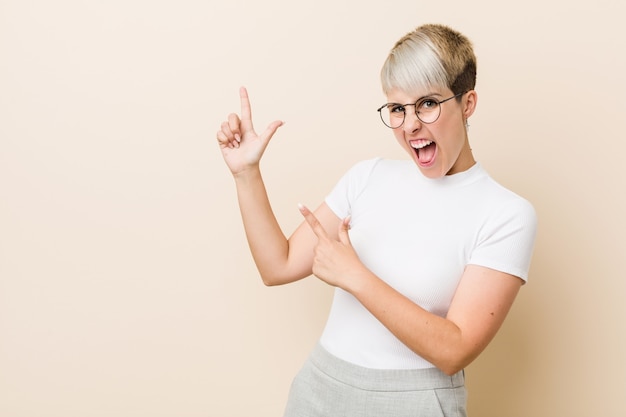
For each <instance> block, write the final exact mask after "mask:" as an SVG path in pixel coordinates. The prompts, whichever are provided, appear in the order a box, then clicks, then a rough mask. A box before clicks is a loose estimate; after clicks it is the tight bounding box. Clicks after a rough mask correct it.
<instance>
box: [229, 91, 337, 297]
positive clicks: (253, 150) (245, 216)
mask: <svg viewBox="0 0 626 417" xmlns="http://www.w3.org/2000/svg"><path fill="white" fill-rule="evenodd" d="M239 95H240V99H241V117H239V116H238V115H236V114H230V115H229V116H228V120H227V121H226V122H224V123H222V125H221V129H220V131H218V132H217V140H218V142H219V145H220V148H221V151H222V156H223V157H224V161H225V162H226V165H227V166H228V168H229V169H230V171H231V173H232V175H233V178H234V180H235V185H236V188H237V198H238V202H239V209H240V211H241V217H242V220H243V225H244V229H245V231H246V238H247V240H248V245H249V247H250V251H251V253H252V256H253V258H254V261H255V263H256V266H257V269H258V270H259V273H260V274H261V278H262V279H263V282H264V283H265V284H266V285H280V284H286V283H289V282H293V281H296V280H298V279H301V278H304V277H306V276H309V275H311V268H312V264H313V248H314V247H315V244H316V243H317V237H316V236H315V235H314V234H313V233H312V231H311V230H310V228H309V227H306V225H305V224H301V225H300V226H299V227H298V228H297V229H296V231H295V232H294V233H293V234H292V235H291V237H290V238H289V239H287V237H286V236H285V235H284V234H283V232H282V230H281V228H280V225H279V224H278V221H277V220H276V217H275V216H274V212H273V210H272V207H271V205H270V202H269V199H268V196H267V191H266V189H265V184H264V183H263V178H262V176H261V171H260V168H259V162H260V160H261V157H262V155H263V153H264V152H265V149H266V148H267V145H268V143H269V141H270V139H271V138H272V136H273V135H274V133H276V130H277V129H278V128H279V127H280V126H282V124H283V122H281V121H274V122H272V123H270V125H269V126H268V127H267V129H266V130H265V131H264V132H263V133H261V134H258V135H257V134H256V132H255V131H254V127H253V125H252V114H251V113H252V112H251V109H250V101H249V98H248V93H247V91H246V89H245V88H243V87H242V88H241V89H240V91H239ZM315 214H316V216H318V219H319V220H320V222H321V223H323V224H324V226H325V227H326V230H337V229H338V225H339V223H340V219H339V218H338V217H337V216H336V215H335V214H334V213H333V212H332V211H331V210H330V209H329V208H328V206H327V205H326V204H322V205H321V206H320V207H319V208H318V209H317V210H316V211H315Z"/></svg>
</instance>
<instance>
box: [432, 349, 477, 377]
mask: <svg viewBox="0 0 626 417" xmlns="http://www.w3.org/2000/svg"><path fill="white" fill-rule="evenodd" d="M472 359H473V358H472V357H471V356H465V355H460V354H457V355H452V356H449V357H446V358H440V359H439V360H437V361H435V363H434V365H435V366H437V368H439V370H440V371H441V372H443V373H444V374H446V375H448V376H452V375H454V374H456V373H458V372H461V371H462V370H463V369H465V368H466V367H467V366H468V365H469V364H470V363H471V362H472Z"/></svg>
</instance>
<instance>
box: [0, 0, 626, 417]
mask: <svg viewBox="0 0 626 417" xmlns="http://www.w3.org/2000/svg"><path fill="white" fill-rule="evenodd" d="M618 3H619V2H617V1H612V0H596V1H593V2H582V1H574V2H572V1H565V0H558V1H545V0H542V1H539V0H529V1H525V2H517V3H515V4H513V3H508V2H500V1H495V0H494V1H474V2H469V1H462V2H418V1H408V0H396V1H393V2H383V1H362V0H360V1H344V2H341V1H337V0H319V1H316V2H312V1H310V2H298V1H290V2H288V1H280V0H267V1H262V2H260V1H252V0H248V1H244V0H240V1H225V0H224V1H219V2H217V1H200V0H177V1H154V0H152V1H149V0H124V1H122V0H114V1H95V0H94V1H88V0H83V1H80V0H58V1H43V0H30V1H23V0H13V1H10V0H0V416H2V417H34V416H37V417H48V416H50V417H52V416H59V417H74V416H76V417H85V416H90V417H96V416H107V417H108V416H124V417H126V416H128V417H131V416H189V417H192V416H220V417H249V416H263V417H265V416H267V417H270V416H280V415H281V412H282V409H283V405H284V401H285V397H286V395H287V390H288V387H289V384H290V382H291V379H292V377H293V375H294V374H295V373H296V372H297V370H298V369H299V367H300V365H301V363H302V362H303V360H304V359H305V357H306V355H307V354H308V351H309V350H310V348H311V347H312V346H313V345H314V343H315V342H316V340H317V338H318V336H319V334H320V331H321V329H322V326H323V324H324V321H325V318H326V313H327V310H328V307H329V303H330V297H331V290H330V289H329V288H327V287H325V286H324V285H323V284H322V283H320V282H318V281H317V280H316V279H315V278H311V279H308V280H304V281H302V282H300V283H297V284H294V285H291V286H287V287H283V288H265V287H264V286H263V285H262V284H261V283H260V280H259V279H258V276H257V274H256V271H255V269H254V266H253V264H252V261H251V258H250V256H249V254H248V252H247V247H246V243H245V240H244V236H243V231H242V228H241V225H240V222H239V214H238V211H237V206H236V199H235V193H234V188H233V183H232V179H231V178H230V176H229V173H228V172H227V169H226V168H225V166H224V164H223V162H222V160H221V155H220V153H219V151H218V148H217V145H216V141H215V131H216V130H217V129H218V126H219V123H220V122H221V120H222V119H223V118H224V117H225V116H226V115H227V114H228V113H229V112H231V111H237V110H238V95H237V90H238V87H239V86H240V85H246V86H248V88H249V91H250V95H251V99H252V102H253V103H252V104H253V110H254V111H255V113H254V115H255V120H256V124H257V127H258V128H264V127H265V125H266V124H267V123H269V122H270V121H272V120H274V119H278V118H280V119H283V120H285V121H286V125H285V126H284V127H283V128H281V130H280V131H279V133H278V134H277V136H276V137H275V138H274V140H273V142H272V144H271V145H270V148H269V149H268V153H267V155H266V158H265V162H264V172H265V176H266V180H267V183H268V188H269V192H270V194H271V197H272V199H273V202H274V203H275V210H276V212H277V215H278V216H279V218H280V219H281V224H282V225H283V226H284V228H285V230H286V231H290V230H291V229H292V228H293V227H294V226H295V225H296V224H297V223H298V222H299V221H300V217H299V213H298V212H297V210H296V204H297V203H298V202H303V203H306V204H309V205H311V206H314V205H316V204H318V203H319V202H320V201H321V200H322V199H323V197H324V195H325V194H326V193H327V192H328V191H329V189H330V188H331V187H332V186H333V185H334V183H335V181H336V180H337V179H338V177H339V176H340V175H341V174H342V173H343V172H344V171H345V170H346V169H348V167H349V166H351V165H352V164H353V163H354V162H356V161H358V160H361V159H363V158H369V157H372V156H376V155H381V156H388V157H403V155H402V153H401V151H400V150H399V148H398V147H397V145H396V144H395V142H394V140H393V138H392V136H391V133H390V132H389V131H388V130H386V129H385V128H384V127H383V126H382V125H381V123H380V122H379V120H378V119H377V115H376V112H375V109H376V108H377V107H378V105H379V104H381V102H383V101H384V98H383V96H382V94H381V92H380V87H379V83H378V70H379V68H380V65H381V64H382V62H383V60H384V58H385V56H386V53H387V51H388V50H389V48H390V47H391V46H392V44H393V43H394V42H395V40H396V39H397V38H399V37H400V36H401V35H403V34H404V33H405V32H407V31H409V30H411V29H412V28H413V27H415V26H417V25H419V24H422V23H427V22H437V23H445V24H449V25H451V26H453V27H455V28H457V29H459V30H461V31H462V32H464V33H466V34H467V35H468V36H469V37H470V38H471V39H472V40H473V41H474V43H475V47H476V52H477V55H478V58H479V81H478V86H477V90H478V94H479V106H478V110H477V112H476V113H475V115H474V116H473V117H472V118H471V120H470V124H471V130H470V136H471V141H472V144H473V149H474V152H475V155H476V156H477V158H478V159H479V160H480V161H481V162H482V164H483V165H484V166H485V167H486V168H487V169H488V170H489V171H490V172H491V173H492V175H493V176H494V177H495V178H496V179H498V180H499V181H500V182H502V183H503V184H504V185H506V186H508V187H510V188H512V189H513V190H515V191H516V192H518V193H519V194H521V195H523V196H524V197H526V198H528V199H529V200H531V201H532V202H533V203H534V205H535V207H536V209H537V212H538V215H539V222H540V223H539V224H540V228H539V234H538V240H537V246H536V251H535V256H534V261H533V266H532V270H531V277H530V283H529V284H528V285H527V286H526V287H524V289H523V291H522V292H521V295H520V297H519V299H518V301H517V302H516V305H515V306H514V309H513V311H512V312H511V314H510V316H509V318H508V320H507V322H506V323H505V326H504V328H503V329H502V331H501V333H500V334H499V335H498V337H497V338H496V340H495V341H494V342H493V343H492V345H491V346H490V347H489V348H488V349H487V351H486V352H485V353H484V355H483V356H482V357H481V358H480V359H479V360H477V361H476V362H475V363H474V364H473V365H472V366H471V367H470V369H468V386H469V389H470V400H469V407H470V413H471V414H470V415H471V416H474V417H478V416H481V417H502V416H510V417H518V416H519V417H522V416H525V417H528V416H532V417H543V416H545V417H554V416H568V417H590V416H616V417H617V416H623V412H624V409H625V407H626V404H625V400H624V388H626V384H625V383H624V374H625V373H626V367H625V362H626V361H625V359H624V352H626V341H625V337H624V324H623V322H624V318H626V303H625V302H624V301H623V299H624V296H625V295H626V291H625V284H624V282H625V280H624V274H623V272H622V269H623V268H622V265H623V262H624V259H626V251H625V245H624V242H623V238H624V235H625V233H626V229H625V226H624V221H623V215H624V213H625V212H626V202H625V193H624V182H625V181H624V172H623V170H622V167H621V166H620V165H621V163H622V159H623V155H624V154H625V153H626V144H625V143H624V139H625V138H624V127H623V126H624V114H625V110H626V106H625V104H624V103H625V101H624V100H625V97H626V88H625V83H624V74H625V73H626V58H625V54H624V51H625V50H626V32H625V30H624V26H623V12H622V11H621V10H620V9H618V6H617V4H618Z"/></svg>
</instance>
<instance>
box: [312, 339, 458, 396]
mask: <svg viewBox="0 0 626 417" xmlns="http://www.w3.org/2000/svg"><path fill="white" fill-rule="evenodd" d="M309 359H310V361H311V363H312V364H313V365H314V366H315V367H317V368H318V369H319V370H320V371H321V372H323V373H325V374H326V375H328V376H329V377H331V378H334V379H336V380H338V381H340V382H343V383H345V384H348V385H351V386H353V387H355V388H359V389H363V390H367V391H420V390H429V389H444V388H457V387H461V386H463V385H464V384H465V374H464V371H459V372H457V373H456V374H454V375H451V376H450V375H446V374H445V373H443V372H442V371H441V370H439V369H438V368H426V369H371V368H364V367H362V366H359V365H354V364H352V363H350V362H346V361H344V360H343V359H339V358H337V357H336V356H334V355H332V354H331V353H329V352H328V351H327V350H326V349H324V348H323V347H322V346H321V345H320V344H319V343H318V344H317V345H316V346H315V348H314V349H313V352H312V353H311V356H310V358H309Z"/></svg>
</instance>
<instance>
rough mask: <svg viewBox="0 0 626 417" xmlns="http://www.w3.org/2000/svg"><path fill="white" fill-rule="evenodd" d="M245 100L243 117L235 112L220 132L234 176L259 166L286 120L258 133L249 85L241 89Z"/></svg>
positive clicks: (227, 161) (222, 147)
mask: <svg viewBox="0 0 626 417" xmlns="http://www.w3.org/2000/svg"><path fill="white" fill-rule="evenodd" d="M239 98H240V100H241V118H240V117H239V116H238V115H237V114H235V113H231V114H229V115H228V120H227V121H225V122H223V123H222V125H221V129H220V130H219V131H218V132H217V141H218V143H219V145H220V148H221V150H222V156H223V157H224V161H225V162H226V165H228V168H229V169H230V171H231V172H232V174H233V175H237V174H239V173H241V172H243V171H246V170H247V169H248V168H250V167H258V164H259V161H260V160H261V156H262V155H263V152H265V148H267V144H268V143H269V141H270V139H271V138H272V136H274V133H276V130H277V129H278V128H279V127H280V126H282V125H283V122H281V121H280V120H276V121H274V122H272V123H270V124H269V126H268V127H267V129H265V131H264V132H263V133H262V134H260V135H257V134H256V132H255V131H254V127H253V125H252V111H251V109H250V100H249V98H248V91H247V90H246V89H245V87H241V88H240V89H239Z"/></svg>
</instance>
